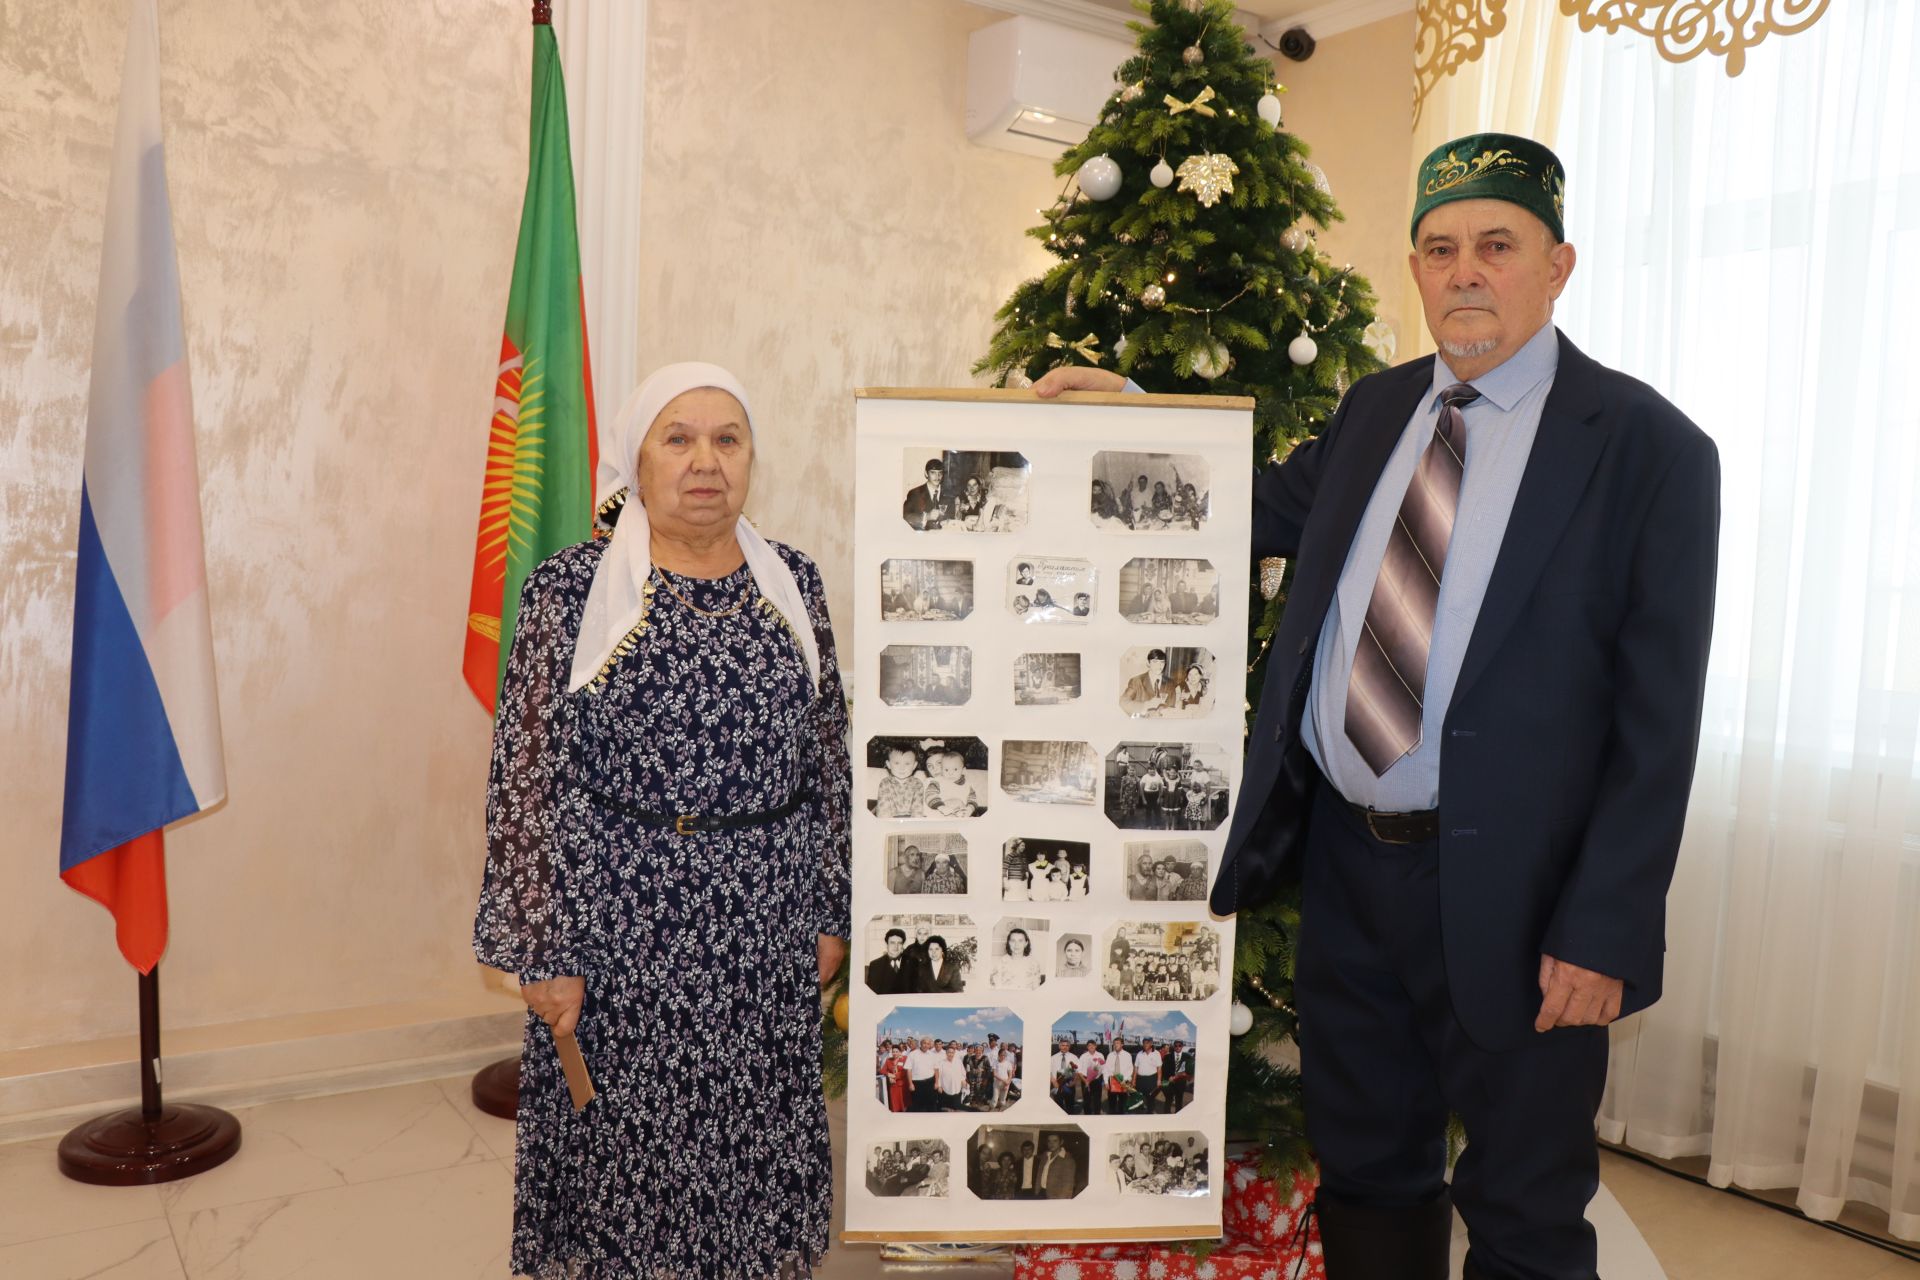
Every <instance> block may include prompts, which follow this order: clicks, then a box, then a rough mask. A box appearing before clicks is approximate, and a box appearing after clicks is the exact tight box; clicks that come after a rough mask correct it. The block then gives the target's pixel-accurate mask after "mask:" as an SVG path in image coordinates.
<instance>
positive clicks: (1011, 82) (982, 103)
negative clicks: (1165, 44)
mask: <svg viewBox="0 0 1920 1280" xmlns="http://www.w3.org/2000/svg"><path fill="white" fill-rule="evenodd" d="M1133 53H1134V47H1133V46H1132V45H1131V44H1129V43H1127V42H1126V41H1124V40H1114V39H1111V38H1109V37H1107V36H1097V35H1093V34H1091V33H1089V32H1085V31H1075V30H1073V29H1072V28H1069V27H1062V26H1056V25H1055V24H1053V23H1051V22H1043V21H1041V20H1040V19H1038V18H1031V17H1026V16H1024V15H1023V16H1020V17H1015V18H1008V19H1006V20H1005V21H1003V22H996V23H994V24H993V25H991V26H986V27H981V28H980V29H979V30H978V31H975V32H974V33H973V35H972V36H970V37H969V38H968V40H967V136H968V137H969V138H971V139H973V140H974V141H975V142H977V143H979V144H980V145H981V146H985V147H1003V148H1005V149H1006V150H1008V151H1024V152H1026V153H1027V154H1028V155H1036V156H1045V157H1046V158H1047V159H1049V160H1053V159H1057V158H1059V156H1060V154H1061V152H1063V151H1065V150H1066V149H1067V148H1068V147H1071V146H1074V145H1075V144H1077V143H1079V142H1080V141H1081V140H1082V139H1084V138H1085V137H1086V136H1087V130H1089V129H1091V128H1092V127H1093V123H1094V121H1096V120H1098V119H1099V118H1100V108H1101V107H1102V106H1104V105H1105V103H1106V101H1107V99H1108V98H1109V97H1110V96H1112V94H1113V91H1114V88H1115V85H1114V80H1113V72H1114V68H1116V67H1118V66H1119V65H1120V64H1121V63H1123V62H1125V61H1126V60H1127V59H1128V58H1130V57H1132V56H1133Z"/></svg>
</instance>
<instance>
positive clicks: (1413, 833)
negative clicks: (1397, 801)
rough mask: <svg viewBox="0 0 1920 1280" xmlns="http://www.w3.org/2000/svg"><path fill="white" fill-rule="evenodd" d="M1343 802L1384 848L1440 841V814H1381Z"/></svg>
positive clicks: (1348, 801)
mask: <svg viewBox="0 0 1920 1280" xmlns="http://www.w3.org/2000/svg"><path fill="white" fill-rule="evenodd" d="M1340 802H1341V803H1342V804H1344V805H1346V806H1347V808H1349V809H1351V810H1353V816H1354V817H1356V818H1358V819H1360V821H1361V822H1363V823H1365V824H1366V828H1367V832H1368V834H1370V835H1371V836H1372V837H1373V838H1374V839H1375V840H1378V841H1379V842H1380V843H1381V844H1423V843H1425V842H1426V841H1428V840H1438V839H1439V838H1440V811H1439V810H1438V809H1421V810H1418V811H1416V812H1413V813H1382V812H1380V810H1378V809H1369V808H1366V807H1365V806H1364V805H1357V804H1355V803H1353V801H1351V800H1348V799H1346V798H1345V797H1344V796H1343V797H1341V800H1340Z"/></svg>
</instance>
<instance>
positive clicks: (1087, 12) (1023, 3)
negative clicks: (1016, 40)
mask: <svg viewBox="0 0 1920 1280" xmlns="http://www.w3.org/2000/svg"><path fill="white" fill-rule="evenodd" d="M970 3H973V4H976V5H979V6H980V7H981V8H983V9H998V10H1000V11H1001V12H1003V13H1023V14H1026V15H1027V16H1028V17H1032V18H1044V19H1046V20H1047V21H1048V22H1052V23H1055V24H1057V25H1059V26H1062V27H1072V28H1073V29H1074V30H1076V31H1091V32H1092V33H1093V34H1094V35H1097V36H1110V37H1112V38H1113V39H1115V40H1125V41H1126V42H1127V43H1129V44H1131V43H1133V39H1134V35H1133V32H1131V31H1129V30H1128V29H1127V22H1128V20H1129V19H1131V18H1133V17H1134V16H1135V15H1134V13H1133V12H1132V11H1131V10H1126V11H1122V10H1119V9H1114V8H1109V7H1108V6H1107V5H1104V4H1096V3H1095V2H1094V0H970Z"/></svg>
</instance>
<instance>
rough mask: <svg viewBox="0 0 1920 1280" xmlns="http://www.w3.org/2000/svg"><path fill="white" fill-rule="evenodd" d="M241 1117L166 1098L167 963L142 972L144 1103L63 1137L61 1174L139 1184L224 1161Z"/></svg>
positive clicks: (235, 1144) (236, 1141)
mask: <svg viewBox="0 0 1920 1280" xmlns="http://www.w3.org/2000/svg"><path fill="white" fill-rule="evenodd" d="M238 1150H240V1122H239V1121H238V1120H237V1119H235V1118H234V1117H233V1115H232V1114H230V1113H229V1112H225V1111H222V1110H220V1108H218V1107H203V1106H198V1105H196V1104H194V1103H190V1102H179V1103H174V1104H173V1105H171V1106H169V1105H167V1104H166V1102H165V1101H164V1100H163V1099H162V1098H161V1096H160V966H158V965H155V966H154V967H153V968H152V969H151V970H149V971H148V972H146V973H143V974H141V975H140V1105H139V1106H138V1107H128V1108H125V1109H124V1110H120V1111H112V1112H109V1113H107V1114H106V1115H102V1116H95V1117H94V1118H93V1119H91V1120H89V1121H87V1122H86V1123H85V1124H82V1125H79V1126H77V1127H76V1128H74V1129H72V1130H70V1131H69V1132H68V1133H67V1136H66V1137H64V1138H62V1139H61V1140H60V1172H62V1173H64V1174H66V1175H67V1176H68V1177H69V1178H72V1179H73V1180H74V1181H75V1182H91V1183H96V1184H98V1185H100V1186H107V1187H136V1186H144V1185H147V1184H150V1183H155V1182H173V1181H175V1180H177V1179H180V1178H190V1177H192V1176H193V1175H194V1174H196V1173H205V1172H206V1171H207V1170H208V1169H211V1168H213V1167H214V1166H216V1165H220V1164H224V1163H226V1162H227V1161H228V1160H229V1159H231V1158H232V1157H233V1154H234V1153H235V1152H236V1151H238Z"/></svg>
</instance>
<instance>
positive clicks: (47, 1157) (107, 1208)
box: [0, 1138, 166, 1276]
mask: <svg viewBox="0 0 1920 1280" xmlns="http://www.w3.org/2000/svg"><path fill="white" fill-rule="evenodd" d="M59 1145H60V1140H59V1139H58V1138H44V1139H39V1140H37V1141H33V1142H13V1143H8V1144H7V1145H5V1146H0V1248H4V1247H6V1246H9V1245H15V1244H20V1243H23V1242H25V1241H28V1240H41V1239H45V1238H47V1237H48V1236H64V1235H72V1234H74V1233H75V1232H79V1231H92V1230H97V1229H99V1228H102V1227H117V1226H122V1225H124V1224H126V1223H130V1222H154V1221H158V1220H161V1219H163V1218H164V1217H165V1216H166V1211H165V1210H164V1209H163V1208H162V1206H161V1203H160V1193H159V1191H158V1190H157V1189H156V1188H153V1187H94V1186H88V1185H87V1184H85V1183H81V1182H74V1181H73V1180H72V1179H70V1178H68V1177H66V1176H65V1175H63V1174H62V1173H61V1172H60V1166H59V1164H58V1163H57V1162H56V1160H55V1156H54V1153H55V1151H56V1150H57V1149H58V1148H59ZM13 1274H16V1273H14V1272H10V1271H7V1270H4V1269H0V1275H5V1276H11V1275H13Z"/></svg>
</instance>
